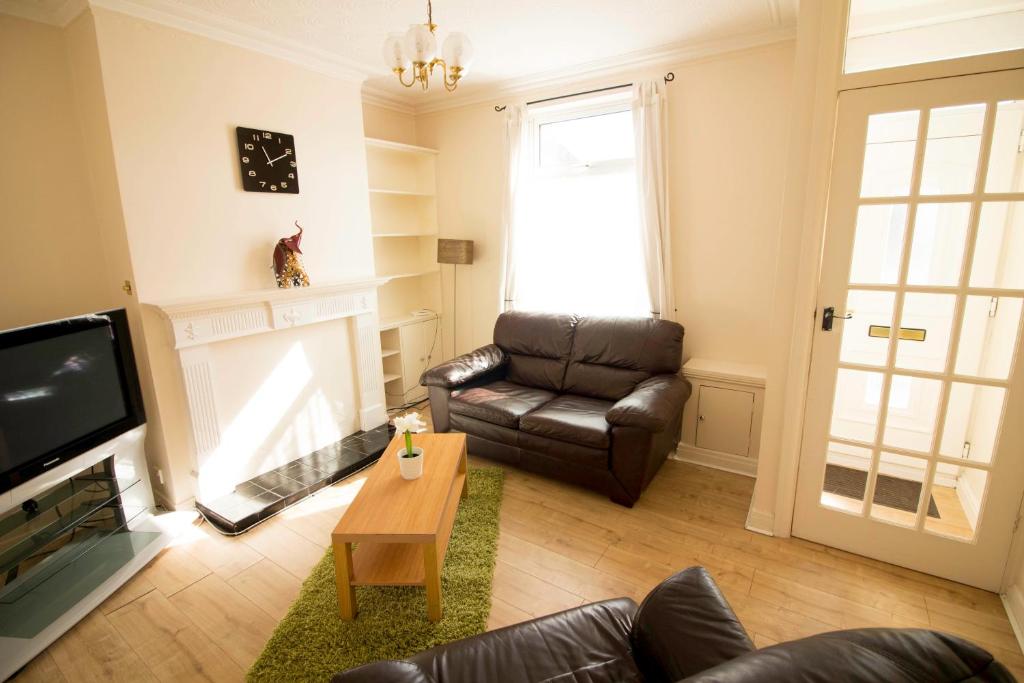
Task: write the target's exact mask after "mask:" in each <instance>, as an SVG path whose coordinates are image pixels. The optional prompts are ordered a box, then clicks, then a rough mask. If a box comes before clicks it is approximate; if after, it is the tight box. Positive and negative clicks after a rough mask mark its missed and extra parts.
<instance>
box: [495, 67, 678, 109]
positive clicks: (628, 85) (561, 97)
mask: <svg viewBox="0 0 1024 683" xmlns="http://www.w3.org/2000/svg"><path fill="white" fill-rule="evenodd" d="M675 79H676V75H675V74H674V73H672V72H671V71H669V72H668V73H667V74H665V78H664V80H665V82H666V83H671V82H672V81H674V80H675ZM632 86H633V84H632V83H623V84H622V85H610V86H608V87H607V88H597V89H595V90H584V91H583V92H574V93H570V94H568V95H558V96H556V97H545V98H544V99H542V100H533V101H532V102H527V103H526V106H530V105H531V104H541V103H542V102H554V101H555V100H564V99H566V98H567V97H579V96H580V95H593V94H594V93H599V92H606V91H608V90H619V89H620V88H631V87H632ZM505 108H506V105H504V104H502V105H495V106H494V111H505Z"/></svg>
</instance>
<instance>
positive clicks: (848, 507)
mask: <svg viewBox="0 0 1024 683" xmlns="http://www.w3.org/2000/svg"><path fill="white" fill-rule="evenodd" d="M870 467H871V449H869V448H861V447H860V446H850V445H849V444H845V443H836V442H834V441H830V442H829V444H828V452H827V453H826V454H825V481H824V482H823V483H822V486H821V504H822V505H825V506H828V507H830V508H834V509H836V510H842V511H843V512H854V513H857V514H860V512H861V510H862V509H863V507H864V491H865V484H866V483H867V480H868V470H869V469H870Z"/></svg>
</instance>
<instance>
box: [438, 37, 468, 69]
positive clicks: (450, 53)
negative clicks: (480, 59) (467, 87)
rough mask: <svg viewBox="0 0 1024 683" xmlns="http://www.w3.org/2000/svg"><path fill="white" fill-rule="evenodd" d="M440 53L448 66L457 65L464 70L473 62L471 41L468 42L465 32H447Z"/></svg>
mask: <svg viewBox="0 0 1024 683" xmlns="http://www.w3.org/2000/svg"><path fill="white" fill-rule="evenodd" d="M441 53H442V55H443V56H444V63H445V64H447V65H448V68H452V67H459V68H461V69H462V70H463V71H465V70H466V69H468V68H469V66H470V64H472V63H473V43H471V42H469V38H467V37H466V34H465V33H459V32H458V31H456V32H455V33H449V34H448V37H447V38H445V40H444V46H443V47H442V49H441Z"/></svg>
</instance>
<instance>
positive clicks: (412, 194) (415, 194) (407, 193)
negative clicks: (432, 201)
mask: <svg viewBox="0 0 1024 683" xmlns="http://www.w3.org/2000/svg"><path fill="white" fill-rule="evenodd" d="M370 194H391V195H399V196H405V197H433V196H434V193H433V192H413V191H412V190H385V189H384V188H373V187H371V188H370Z"/></svg>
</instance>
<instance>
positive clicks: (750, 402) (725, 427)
mask: <svg viewBox="0 0 1024 683" xmlns="http://www.w3.org/2000/svg"><path fill="white" fill-rule="evenodd" d="M753 417H754V394H753V393H752V392H749V391H738V390H735V389H723V388H722V387H715V386H709V385H707V384H702V385H700V388H699V393H698V396H697V438H696V442H697V443H696V445H697V447H698V448H706V449H708V450H711V451H718V452H719V453H732V454H733V455H742V456H744V457H746V456H747V455H749V453H750V426H751V422H752V420H753Z"/></svg>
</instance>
